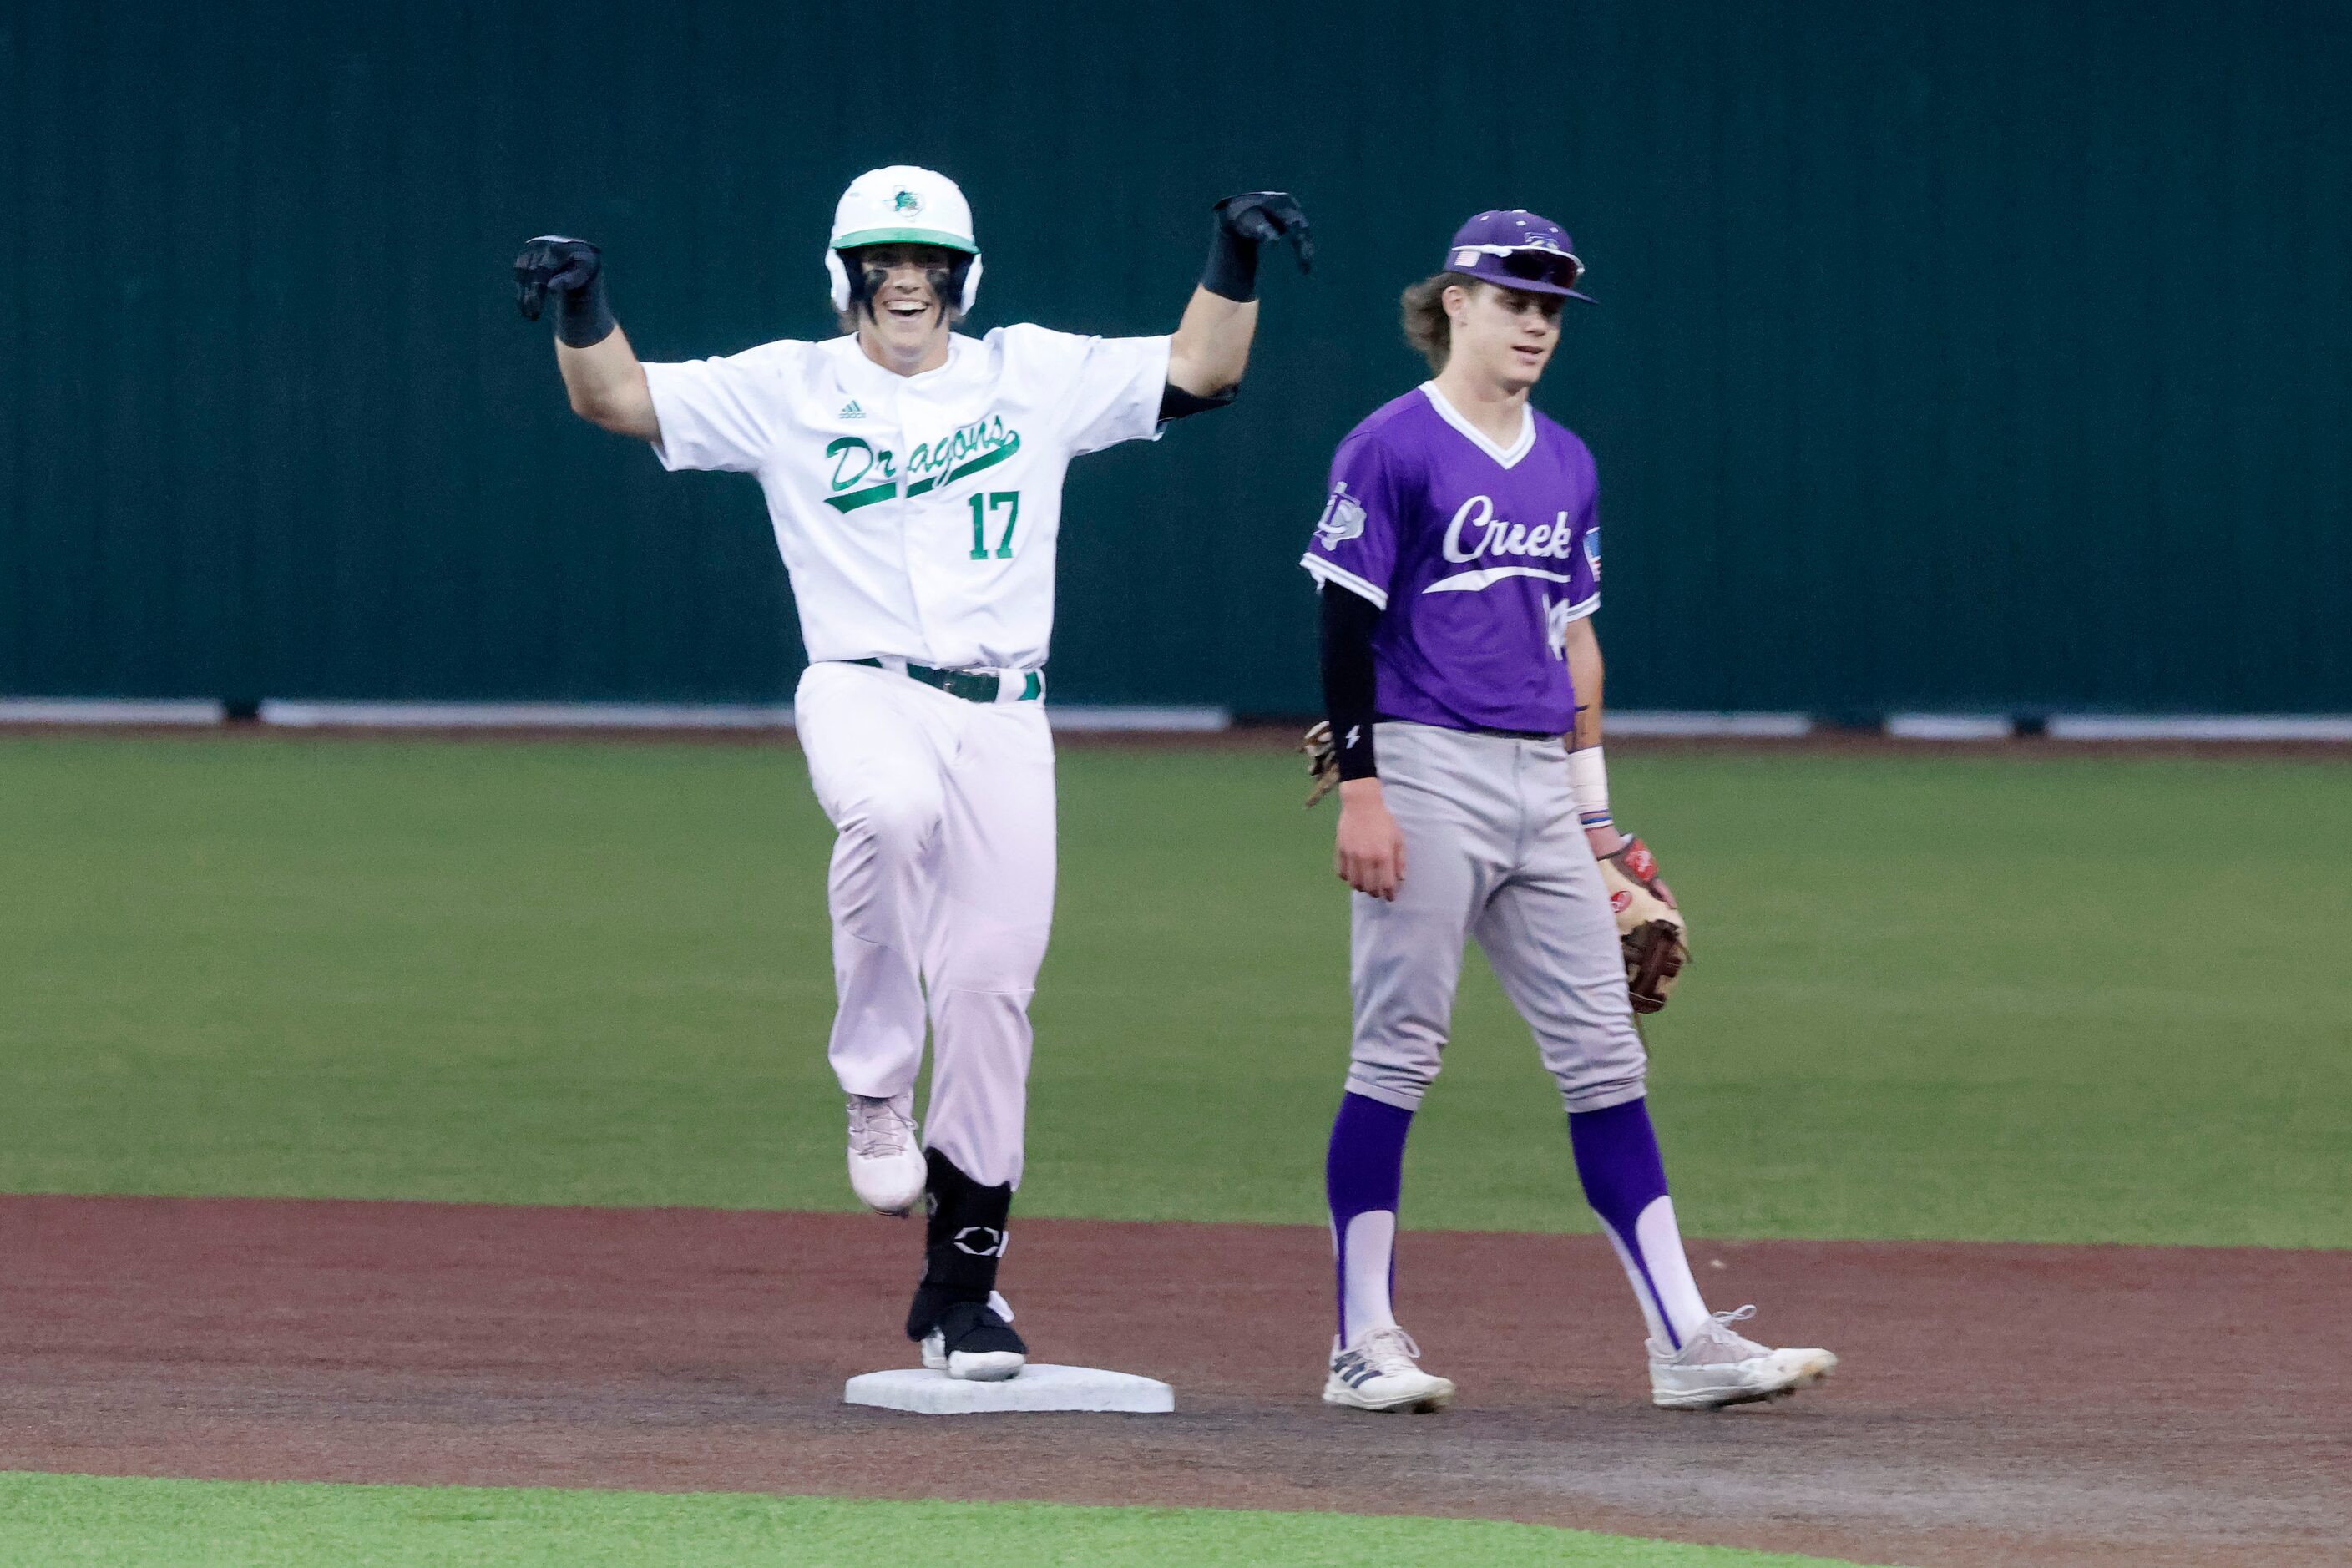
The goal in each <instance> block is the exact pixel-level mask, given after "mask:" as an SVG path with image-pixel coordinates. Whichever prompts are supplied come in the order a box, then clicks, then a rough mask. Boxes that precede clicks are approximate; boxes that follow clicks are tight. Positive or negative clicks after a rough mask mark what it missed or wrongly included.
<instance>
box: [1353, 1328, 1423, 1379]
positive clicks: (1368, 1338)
mask: <svg viewBox="0 0 2352 1568" xmlns="http://www.w3.org/2000/svg"><path fill="white" fill-rule="evenodd" d="M1351 1348H1352V1349H1353V1350H1354V1351H1355V1352H1356V1353H1357V1354H1358V1355H1360V1356H1361V1357H1363V1358H1364V1361H1365V1363H1366V1364H1368V1365H1369V1366H1370V1367H1371V1369H1372V1370H1373V1371H1374V1372H1376V1373H1380V1374H1381V1376H1382V1377H1392V1376H1394V1375H1395V1374H1397V1373H1402V1372H1419V1371H1420V1370H1421V1364H1420V1363H1421V1347H1420V1346H1419V1345H1417V1344H1415V1343H1413V1341H1412V1335H1411V1334H1409V1333H1406V1332H1405V1331H1403V1330H1402V1329H1401V1328H1398V1327H1396V1326H1395V1325H1394V1324H1391V1325H1390V1326H1389V1327H1387V1328H1385V1329H1374V1330H1373V1331H1371V1332H1370V1333H1368V1334H1366V1335H1365V1336H1364V1337H1363V1338H1362V1339H1360V1340H1359V1341H1357V1342H1356V1343H1355V1344H1354V1345H1353V1346H1352V1347H1351Z"/></svg>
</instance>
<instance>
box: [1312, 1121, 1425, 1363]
mask: <svg viewBox="0 0 2352 1568" xmlns="http://www.w3.org/2000/svg"><path fill="white" fill-rule="evenodd" d="M1409 1131H1412V1111H1410V1110H1398V1109H1397V1108H1396V1107H1395V1106H1393V1105H1389V1104H1385V1103H1383V1102H1382V1101H1381V1100H1372V1099H1369V1098H1367V1097H1366V1096H1364V1095H1360V1094H1347V1095H1342V1096H1341V1097H1340V1100H1339V1118H1338V1120H1337V1121H1333V1122H1332V1123H1331V1152H1330V1153H1329V1155H1328V1157H1327V1158H1326V1159H1325V1161H1324V1163H1323V1181H1324V1187H1325V1191H1326V1192H1327V1193H1328V1195H1329V1198H1330V1204H1331V1258H1332V1265H1333V1268H1335V1270H1336V1271H1337V1273H1338V1276H1339V1288H1338V1307H1339V1342H1340V1343H1341V1344H1343V1345H1344V1344H1352V1343H1354V1342H1355V1340H1356V1338H1357V1336H1359V1335H1360V1334H1362V1333H1363V1332H1364V1331H1365V1330H1367V1329H1377V1328H1385V1327H1387V1326H1388V1325H1389V1324H1391V1323H1393V1322H1395V1321H1396V1319H1395V1316H1394V1315H1393V1313H1392V1311H1391V1308H1390V1305H1389V1289H1390V1286H1391V1282H1392V1281H1393V1279H1394V1278H1395V1274H1396V1207H1397V1197H1398V1194H1400V1193H1401V1192H1402V1189H1403V1186H1404V1137H1405V1134H1406V1133H1407V1132H1409ZM1351 1309H1352V1310H1351ZM1351 1320H1352V1321H1351Z"/></svg>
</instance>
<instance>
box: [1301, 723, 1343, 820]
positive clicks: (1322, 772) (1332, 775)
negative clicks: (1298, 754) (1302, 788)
mask: <svg viewBox="0 0 2352 1568" xmlns="http://www.w3.org/2000/svg"><path fill="white" fill-rule="evenodd" d="M1298 749H1299V750H1300V751H1302V752H1306V753H1307V777H1308V778H1309V779H1311V780H1313V781H1314V784H1315V787H1314V788H1313V789H1312V790H1310V791H1308V792H1307V805H1314V804H1315V803H1316V802H1317V801H1318V800H1321V799H1322V798H1323V797H1324V796H1325V795H1329V794H1330V793H1331V792H1332V791H1333V790H1335V789H1338V788H1339V748H1338V747H1337V746H1334V745H1333V744H1332V743H1331V726H1330V724H1329V722H1328V721H1324V720H1320V719H1318V720H1317V721H1315V727H1314V728H1313V729H1311V730H1309V731H1307V738H1306V739H1305V740H1303V741H1301V742H1298Z"/></svg>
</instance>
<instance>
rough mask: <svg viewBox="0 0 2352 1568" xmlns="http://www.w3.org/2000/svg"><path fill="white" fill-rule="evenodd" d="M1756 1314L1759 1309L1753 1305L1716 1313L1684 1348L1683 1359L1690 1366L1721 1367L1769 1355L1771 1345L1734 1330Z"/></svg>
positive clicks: (1692, 1336)
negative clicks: (1760, 1342) (1733, 1327)
mask: <svg viewBox="0 0 2352 1568" xmlns="http://www.w3.org/2000/svg"><path fill="white" fill-rule="evenodd" d="M1755 1315H1756V1309H1755V1307H1754V1306H1752V1305H1750V1306H1746V1307H1740V1308H1737V1309H1735V1310H1731V1311H1728V1312H1717V1313H1716V1314H1714V1315H1713V1316H1712V1317H1711V1318H1710V1319H1709V1320H1708V1321H1707V1322H1706V1324H1705V1326H1703V1327H1702V1328H1700V1330H1699V1331H1697V1332H1696V1333H1695V1334H1693V1335H1691V1337H1690V1342H1689V1343H1688V1344H1686V1345H1685V1346H1684V1347H1683V1353H1682V1357H1681V1359H1682V1361H1683V1362H1684V1363H1685V1365H1689V1366H1720V1365H1723V1364H1726V1363H1730V1362H1737V1361H1753V1360H1754V1359H1755V1358H1756V1357H1758V1356H1760V1355H1770V1354H1771V1353H1772V1349H1771V1347H1770V1346H1769V1345H1759V1344H1758V1343H1757V1342H1755V1341H1754V1340H1751V1339H1749V1338H1748V1337H1747V1336H1746V1335H1745V1334H1741V1333H1738V1332H1735V1331H1733V1329H1732V1327H1731V1325H1732V1324H1734V1323H1744V1322H1746V1321H1748V1319H1750V1318H1752V1317H1754V1316H1755Z"/></svg>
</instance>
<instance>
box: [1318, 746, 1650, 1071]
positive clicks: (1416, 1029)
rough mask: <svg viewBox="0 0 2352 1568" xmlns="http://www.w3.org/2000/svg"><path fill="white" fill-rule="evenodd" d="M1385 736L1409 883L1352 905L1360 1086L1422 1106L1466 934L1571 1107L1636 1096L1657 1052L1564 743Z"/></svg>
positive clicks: (1354, 1057) (1391, 801) (1386, 784)
mask: <svg viewBox="0 0 2352 1568" xmlns="http://www.w3.org/2000/svg"><path fill="white" fill-rule="evenodd" d="M1377 744H1378V748H1379V753H1380V768H1381V795H1382V797H1383V798H1384V799H1385V800H1386V801H1387V803H1388V808H1389V810H1390V812H1391V813H1392V814H1393V815H1394V816H1395V817H1396V820H1397V826H1399V827H1400V828H1401V829H1402V831H1403V833H1404V846H1405V849H1404V855H1405V859H1404V881H1403V883H1402V886H1401V887H1400V888H1399V889H1398V890H1397V896H1396V901H1395V902H1393V903H1390V902H1388V901H1386V900H1381V899H1375V898H1370V897H1368V896H1367V895H1365V894H1362V893H1358V894H1356V895H1354V896H1353V898H1352V899H1351V900H1350V904H1351V915H1352V937H1353V942H1352V951H1351V954H1350V961H1349V988H1350V990H1351V991H1352V992H1353V994H1354V997H1355V1009H1356V1027H1355V1037H1354V1040H1353V1043H1352V1045H1351V1047H1350V1049H1349V1057H1350V1062H1349V1068H1348V1088H1349V1090H1350V1091H1352V1092H1354V1093H1357V1094H1360V1095H1365V1096H1367V1097H1369V1098H1370V1099H1373V1100H1380V1101H1381V1102H1382V1103H1384V1104H1388V1105H1393V1106H1396V1107H1398V1108H1399V1109H1401V1110H1414V1109H1416V1108H1418V1107H1419V1106H1420V1104H1421V1097H1422V1095H1423V1092H1424V1091H1425V1090H1427V1089H1428V1088H1429V1085H1430V1082H1431V1080H1432V1079H1435V1078H1436V1077H1437V1068H1438V1058H1439V1057H1440V1056H1441V1055H1442V1054H1443V1053H1444V1049H1445V1041H1446V1036H1447V1034H1448V1032H1449V1029H1450V1026H1451V1025H1452V1022H1453V1017H1454V988H1455V986H1456V984H1458V983H1459V981H1460V979H1461V976H1462V952H1463V943H1464V941H1465V938H1469V937H1475V938H1476V939H1477V941H1478V945H1479V947H1480V948H1482V949H1484V950H1485V952H1486V962H1487V963H1489V964H1491V965H1492V966H1493V967H1494V971H1495V975H1496V979H1498V980H1500V981H1501V982H1502V984H1503V992H1504V994H1506V995H1507V996H1508V997H1509V998H1510V1000H1511V1005H1513V1006H1515V1007H1517V1009H1518V1011H1519V1016H1521V1017H1522V1018H1525V1019H1526V1020H1527V1021H1528V1027H1529V1028H1530V1029H1532V1030H1534V1031H1535V1037H1536V1047H1537V1049H1538V1051H1539V1052H1540V1053H1541V1055H1542V1058H1543V1064H1544V1066H1545V1068H1548V1069H1549V1071H1550V1073H1551V1075H1552V1077H1553V1078H1554V1079H1556V1080H1558V1082H1559V1093H1560V1099H1561V1100H1563V1101H1565V1102H1566V1104H1567V1106H1568V1109H1569V1110H1605V1109H1606V1108H1608V1107H1610V1106H1612V1105H1619V1104H1622V1103H1623V1102H1624V1101H1626V1100H1637V1099H1639V1098H1641V1096H1642V1093H1643V1075H1644V1072H1645V1070H1646V1068H1647V1062H1648V1058H1647V1057H1646V1055H1645V1054H1644V1052H1643V1048H1642V1037H1641V1036H1639V1035H1637V1034H1635V1033H1634V1032H1633V1005H1632V1004H1631V1003H1630V1002H1629V1001H1628V1000H1627V997H1626V994H1625V961H1624V956H1623V949H1622V946H1621V945H1620V943H1619V941H1618V936H1617V922H1616V919H1615V917H1614V916H1613V915H1612V914H1611V913H1610V910H1609V895H1608V892H1607V890H1606V889H1604V888H1603V886H1602V884H1601V868H1600V867H1599V866H1598V864H1596V863H1595V861H1594V860H1593V858H1592V849H1591V846H1590V845H1589V844H1588V843H1586V841H1585V837H1584V831H1583V829H1582V828H1581V827H1580V826H1578V823H1577V814H1576V800H1575V797H1574V795H1572V794H1571V793H1570V788H1569V782H1568V752H1567V750H1566V749H1565V748H1564V747H1563V746H1562V745H1561V744H1560V742H1558V741H1522V740H1515V739H1512V738H1510V737H1507V736H1501V735H1479V734H1472V733H1468V732H1466V731H1459V730H1444V729H1439V728H1436V727H1435V726H1433V725H1428V724H1412V723H1406V722H1402V721H1395V720H1386V721H1382V722H1381V726H1380V729H1379V731H1378V739H1377Z"/></svg>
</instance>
